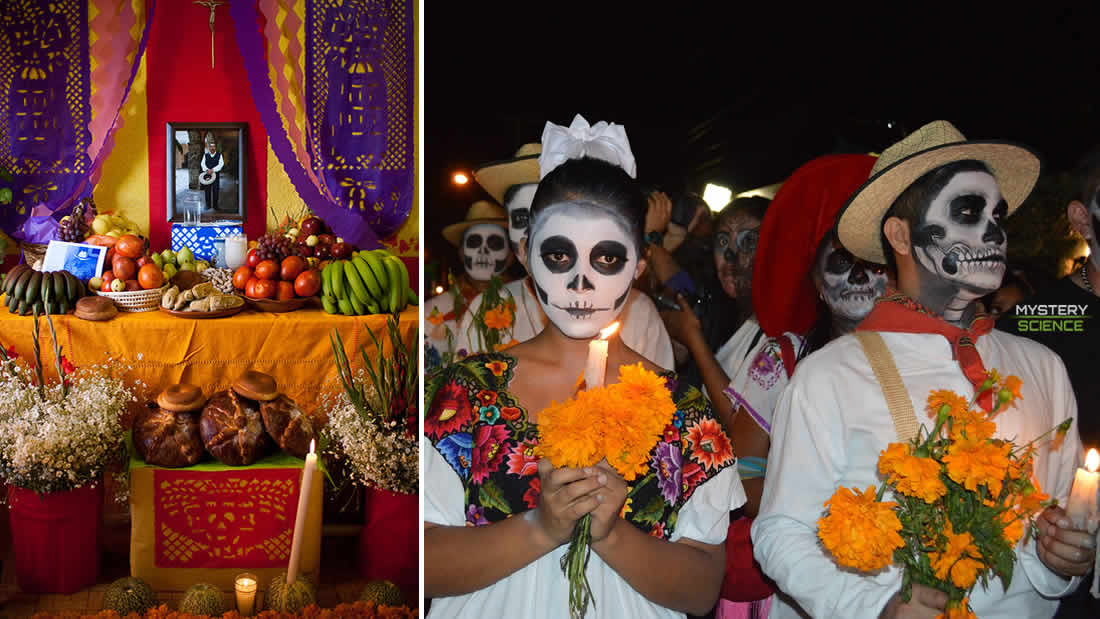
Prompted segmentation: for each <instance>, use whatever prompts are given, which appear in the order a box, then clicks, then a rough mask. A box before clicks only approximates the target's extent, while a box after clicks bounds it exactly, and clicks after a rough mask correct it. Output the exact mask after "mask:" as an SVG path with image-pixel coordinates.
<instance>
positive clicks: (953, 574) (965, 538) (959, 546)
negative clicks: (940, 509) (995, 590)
mask: <svg viewBox="0 0 1100 619" xmlns="http://www.w3.org/2000/svg"><path fill="white" fill-rule="evenodd" d="M943 536H944V540H945V541H944V549H943V551H942V552H930V553H928V560H929V563H930V564H931V566H932V569H933V570H934V571H935V573H936V578H939V579H940V580H943V581H947V580H948V579H950V581H951V582H953V583H954V584H955V586H956V587H958V588H960V589H969V588H970V587H971V586H972V585H973V584H974V582H975V581H976V580H977V579H978V572H980V571H981V570H982V568H983V567H984V566H983V564H982V562H981V561H980V559H981V553H980V552H979V551H978V549H977V547H975V546H974V537H973V536H971V535H970V534H969V533H966V532H963V533H955V531H954V529H953V527H952V526H951V521H950V520H948V521H947V522H946V526H945V527H944V531H943Z"/></svg>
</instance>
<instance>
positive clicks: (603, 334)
mask: <svg viewBox="0 0 1100 619" xmlns="http://www.w3.org/2000/svg"><path fill="white" fill-rule="evenodd" d="M618 330H619V321H618V320H616V321H615V322H613V323H611V324H609V325H607V326H606V327H604V328H603V329H602V330H601V331H600V339H601V340H606V339H607V338H609V337H611V336H612V335H615V332H616V331H618Z"/></svg>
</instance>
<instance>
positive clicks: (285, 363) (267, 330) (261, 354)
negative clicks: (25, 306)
mask: <svg viewBox="0 0 1100 619" xmlns="http://www.w3.org/2000/svg"><path fill="white" fill-rule="evenodd" d="M418 310H419V308H418V307H414V306H410V307H409V308H407V309H406V310H405V311H404V312H403V313H402V314H401V316H400V323H399V324H400V326H399V328H400V331H401V335H402V337H403V338H404V340H405V342H406V344H407V343H409V342H410V341H411V339H412V337H413V333H414V330H415V329H416V326H417V320H418V315H419V314H418ZM52 319H53V323H54V328H55V329H56V330H57V336H58V339H59V340H60V341H61V345H62V347H63V350H62V353H63V354H64V355H65V356H66V357H68V358H69V359H71V360H72V362H73V363H74V364H75V365H77V366H78V367H79V366H82V365H89V364H94V363H102V362H106V361H108V359H113V360H116V361H115V362H117V361H119V360H120V361H121V362H122V363H124V364H126V365H129V366H131V367H132V370H131V371H130V372H129V374H128V376H129V377H130V378H131V379H134V380H141V381H142V382H143V383H144V384H145V385H147V386H148V387H149V391H150V393H148V394H143V395H146V396H149V395H155V394H156V393H157V392H159V390H160V389H163V388H164V387H167V386H168V385H172V384H175V383H180V382H186V383H191V384H193V385H196V386H198V387H200V388H201V389H202V390H203V392H204V393H206V394H207V395H210V394H212V393H214V392H215V391H219V390H222V389H227V388H228V387H229V385H230V384H232V382H233V381H234V380H235V379H236V377H237V376H239V375H240V374H242V373H243V372H244V371H245V370H249V369H253V370H258V371H260V372H264V373H267V374H270V375H271V376H273V377H274V378H275V380H276V382H277V383H278V385H279V390H280V391H281V392H282V393H284V394H286V395H287V396H288V397H290V398H291V399H292V400H294V401H295V402H297V403H298V404H299V405H301V406H302V407H303V409H305V410H307V411H312V410H313V408H314V407H315V406H317V404H318V403H319V396H320V395H321V394H322V393H324V392H325V391H331V390H335V389H338V388H339V381H338V380H337V377H336V365H335V364H334V362H333V357H332V345H331V344H330V342H329V335H330V334H331V333H332V330H333V329H334V328H335V329H337V330H338V331H339V332H340V337H341V338H342V339H343V341H344V348H345V351H346V352H347V355H348V358H349V360H350V361H351V364H352V369H353V370H356V369H359V368H362V366H363V362H362V358H361V357H360V355H359V352H358V351H359V348H360V347H362V346H366V348H367V351H368V353H369V354H370V355H371V356H372V357H373V356H374V355H375V354H376V353H375V349H374V344H373V343H372V342H371V339H370V336H369V335H368V334H367V329H370V330H371V331H373V332H374V334H375V336H376V337H377V338H378V340H379V342H380V343H383V344H384V350H385V353H386V354H389V353H390V351H391V348H390V347H389V345H388V342H389V338H388V335H387V334H386V315H384V314H379V315H372V316H339V315H331V314H326V313H324V312H323V311H322V310H320V309H313V308H303V309H300V310H298V311H294V312H287V313H282V314H272V313H267V312H256V311H253V310H251V309H246V310H244V311H243V312H241V313H240V314H237V315H235V316H230V317H227V318H213V319H202V320H196V319H190V318H177V317H175V316H171V315H169V314H166V313H164V312H160V311H152V312H139V313H120V314H119V315H118V316H117V317H116V318H114V319H112V320H109V321H106V322H89V321H86V320H80V319H79V318H76V317H75V316H73V315H72V314H68V315H65V316H53V317H52ZM33 320H34V319H33V318H32V317H29V316H18V315H13V314H10V313H9V312H8V311H7V310H6V309H2V308H0V344H2V345H3V346H4V347H5V348H7V347H9V346H12V345H14V346H15V350H16V352H17V353H18V354H19V355H20V356H22V357H23V358H25V359H26V358H30V357H31V356H32V354H33V351H32V340H33V339H34V337H33V331H32V329H33ZM39 320H40V321H41V322H40V334H39V346H41V348H42V357H43V361H45V364H46V365H48V366H50V367H52V366H53V342H52V341H51V340H50V331H49V327H48V326H47V325H46V319H45V318H40V319H39ZM418 352H419V351H418V350H417V347H416V346H414V347H413V353H414V354H418ZM49 374H50V375H54V376H56V374H54V373H53V372H50V373H49Z"/></svg>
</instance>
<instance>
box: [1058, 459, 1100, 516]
mask: <svg viewBox="0 0 1100 619" xmlns="http://www.w3.org/2000/svg"><path fill="white" fill-rule="evenodd" d="M1098 468H1100V453H1098V452H1097V451H1096V449H1090V450H1089V454H1088V456H1086V457H1085V468H1083V469H1082V468H1079V469H1077V475H1076V477H1074V479H1073V489H1072V490H1070V493H1069V502H1068V503H1066V515H1067V516H1069V519H1070V520H1071V521H1073V525H1074V526H1075V527H1076V528H1078V529H1082V530H1084V529H1085V528H1087V524H1088V518H1089V516H1095V515H1096V514H1097V509H1098V508H1097V504H1096V489H1097V485H1098V484H1100V473H1098V472H1097V469H1098Z"/></svg>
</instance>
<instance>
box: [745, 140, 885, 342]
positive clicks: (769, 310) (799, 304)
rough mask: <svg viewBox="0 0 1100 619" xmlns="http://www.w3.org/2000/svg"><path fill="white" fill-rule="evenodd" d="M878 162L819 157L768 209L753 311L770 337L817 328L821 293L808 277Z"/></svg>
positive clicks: (866, 158) (758, 252)
mask: <svg viewBox="0 0 1100 619" xmlns="http://www.w3.org/2000/svg"><path fill="white" fill-rule="evenodd" d="M874 163H875V157H872V156H870V155H826V156H824V157H818V158H817V159H814V160H812V161H810V162H809V163H807V164H805V165H803V166H802V167H800V168H798V169H797V170H795V171H794V173H793V174H791V176H790V178H788V179H787V180H786V181H785V182H784V183H783V186H782V187H780V188H779V192H778V193H776V194H775V198H774V199H773V200H772V202H771V204H770V205H768V210H767V212H766V213H765V215H764V221H763V222H762V223H761V225H760V239H759V241H758V243H757V246H756V258H755V259H754V266H753V273H752V307H753V311H754V313H755V314H756V320H757V321H758V322H759V323H760V327H761V328H762V329H763V330H764V333H765V334H767V335H768V337H780V336H781V335H783V333H785V332H788V331H789V332H791V333H798V334H805V333H806V332H807V331H809V330H810V328H811V327H812V326H813V325H814V322H815V321H816V320H817V289H816V288H814V284H813V280H812V279H811V278H810V277H809V275H810V270H811V269H812V268H813V263H814V256H815V255H816V254H817V246H818V245H819V244H820V243H821V239H823V238H825V235H826V234H827V233H828V232H829V230H831V229H832V228H833V227H834V226H835V225H836V218H837V214H838V213H839V212H840V209H841V208H842V207H843V206H844V204H845V203H846V202H847V201H848V198H849V197H850V196H851V195H852V193H854V192H855V190H856V189H859V187H860V186H861V185H863V183H865V182H867V177H868V176H870V174H871V166H872V165H874Z"/></svg>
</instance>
